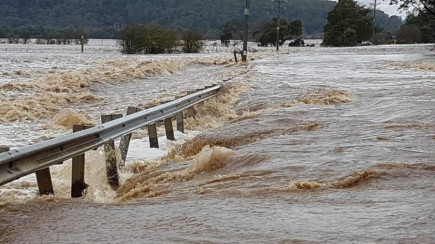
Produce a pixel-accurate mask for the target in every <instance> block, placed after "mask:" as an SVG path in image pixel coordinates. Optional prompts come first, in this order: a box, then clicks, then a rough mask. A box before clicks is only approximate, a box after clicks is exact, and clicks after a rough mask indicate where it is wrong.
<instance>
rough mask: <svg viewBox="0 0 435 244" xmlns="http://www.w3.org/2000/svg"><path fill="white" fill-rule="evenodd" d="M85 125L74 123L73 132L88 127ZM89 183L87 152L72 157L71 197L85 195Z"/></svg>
mask: <svg viewBox="0 0 435 244" xmlns="http://www.w3.org/2000/svg"><path fill="white" fill-rule="evenodd" d="M87 128H88V126H85V125H73V132H78V131H81V130H85V129H87ZM87 187H88V185H87V184H86V183H85V154H80V155H78V156H75V157H73V158H72V166H71V197H81V196H83V190H85V189H86V188H87Z"/></svg>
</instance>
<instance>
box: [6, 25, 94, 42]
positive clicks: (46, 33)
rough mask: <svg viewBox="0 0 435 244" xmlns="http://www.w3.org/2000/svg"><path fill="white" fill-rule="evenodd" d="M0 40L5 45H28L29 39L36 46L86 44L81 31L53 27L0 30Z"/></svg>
mask: <svg viewBox="0 0 435 244" xmlns="http://www.w3.org/2000/svg"><path fill="white" fill-rule="evenodd" d="M0 39H3V42H7V43H11V44H13V43H23V44H27V43H29V41H30V39H36V44H63V45H67V44H81V41H83V42H84V43H87V42H88V38H87V36H86V33H85V32H82V30H81V29H73V28H65V29H56V28H53V27H42V26H37V27H32V26H24V27H19V28H8V27H1V28H0Z"/></svg>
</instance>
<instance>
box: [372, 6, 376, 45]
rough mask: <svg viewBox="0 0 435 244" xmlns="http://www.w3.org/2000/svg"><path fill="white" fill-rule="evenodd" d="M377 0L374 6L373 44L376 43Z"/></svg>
mask: <svg viewBox="0 0 435 244" xmlns="http://www.w3.org/2000/svg"><path fill="white" fill-rule="evenodd" d="M376 43H377V41H376V0H375V5H374V6H373V45H376Z"/></svg>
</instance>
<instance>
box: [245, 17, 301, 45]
mask: <svg viewBox="0 0 435 244" xmlns="http://www.w3.org/2000/svg"><path fill="white" fill-rule="evenodd" d="M277 23H278V18H273V19H272V21H270V22H268V23H266V24H265V25H264V26H263V27H262V28H261V29H260V30H259V31H256V32H254V36H258V37H259V39H258V41H259V42H260V45H261V46H268V45H270V44H272V45H274V46H276V35H277V34H276V27H277ZM279 23H280V31H279V45H282V44H283V43H284V42H285V41H286V40H289V39H292V38H294V37H296V36H300V35H301V34H302V22H301V21H300V20H293V21H290V22H287V20H285V19H280V22H279Z"/></svg>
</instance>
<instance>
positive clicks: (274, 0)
mask: <svg viewBox="0 0 435 244" xmlns="http://www.w3.org/2000/svg"><path fill="white" fill-rule="evenodd" d="M272 2H277V3H278V21H277V22H276V51H277V52H278V51H279V27H280V24H281V23H280V22H281V3H284V2H287V0H272Z"/></svg>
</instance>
